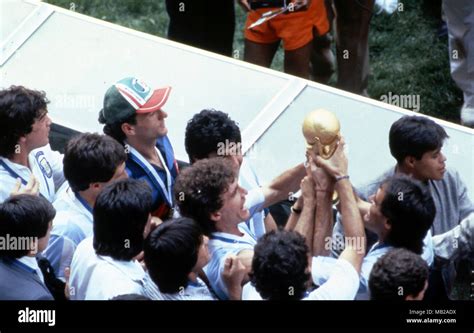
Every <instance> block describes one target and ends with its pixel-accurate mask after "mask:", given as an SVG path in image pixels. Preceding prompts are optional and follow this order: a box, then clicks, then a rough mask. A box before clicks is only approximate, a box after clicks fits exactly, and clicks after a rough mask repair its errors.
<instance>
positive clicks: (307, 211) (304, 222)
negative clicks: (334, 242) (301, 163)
mask: <svg viewBox="0 0 474 333" xmlns="http://www.w3.org/2000/svg"><path fill="white" fill-rule="evenodd" d="M301 196H302V197H303V201H304V205H303V210H302V211H301V215H300V218H299V219H298V223H296V226H295V229H294V230H295V231H296V232H298V233H300V234H301V235H302V236H303V237H304V238H305V240H306V245H307V246H308V248H309V249H310V252H311V248H312V246H313V229H314V208H315V197H314V182H313V179H312V178H311V177H308V176H306V177H304V178H303V180H302V181H301Z"/></svg>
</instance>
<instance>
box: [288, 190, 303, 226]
mask: <svg viewBox="0 0 474 333" xmlns="http://www.w3.org/2000/svg"><path fill="white" fill-rule="evenodd" d="M303 205H304V201H303V196H302V195H300V196H299V197H298V199H297V200H296V202H295V203H294V204H293V206H291V213H290V216H289V217H288V221H287V222H286V224H285V230H287V231H290V230H294V229H295V226H296V223H298V219H299V218H300V214H301V212H302V211H303Z"/></svg>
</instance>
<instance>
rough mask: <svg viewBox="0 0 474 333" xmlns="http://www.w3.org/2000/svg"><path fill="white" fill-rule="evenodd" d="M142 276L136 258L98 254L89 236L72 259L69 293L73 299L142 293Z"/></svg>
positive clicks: (91, 298)
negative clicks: (128, 259) (118, 258)
mask: <svg viewBox="0 0 474 333" xmlns="http://www.w3.org/2000/svg"><path fill="white" fill-rule="evenodd" d="M145 275H146V273H145V271H144V270H143V268H142V266H141V265H140V264H139V263H138V262H137V261H136V260H131V261H123V260H115V259H113V258H111V257H109V256H101V255H97V254H96V253H95V251H94V248H93V246H92V238H86V239H85V240H83V241H82V242H81V243H80V244H79V246H78V247H77V249H76V252H75V253H74V257H73V259H72V264H71V276H70V279H69V293H70V295H71V299H72V300H109V299H111V298H113V297H116V296H120V295H127V294H138V295H143V296H145V293H144V284H145Z"/></svg>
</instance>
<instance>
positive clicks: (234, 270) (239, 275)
mask: <svg viewBox="0 0 474 333" xmlns="http://www.w3.org/2000/svg"><path fill="white" fill-rule="evenodd" d="M245 273H246V272H245V266H244V265H243V264H242V263H241V262H240V260H239V259H238V257H237V256H235V255H230V256H228V257H227V258H225V263H224V272H223V273H222V279H223V281H224V283H225V285H226V287H227V291H228V293H229V299H230V300H240V299H241V298H242V281H243V279H244V276H245Z"/></svg>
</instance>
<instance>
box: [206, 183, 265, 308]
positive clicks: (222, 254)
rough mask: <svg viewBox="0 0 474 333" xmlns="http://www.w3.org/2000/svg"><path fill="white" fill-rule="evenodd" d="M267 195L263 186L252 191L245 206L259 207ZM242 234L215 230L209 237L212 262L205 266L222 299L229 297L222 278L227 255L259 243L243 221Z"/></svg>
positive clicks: (239, 226) (212, 285)
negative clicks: (264, 193)
mask: <svg viewBox="0 0 474 333" xmlns="http://www.w3.org/2000/svg"><path fill="white" fill-rule="evenodd" d="M264 201H265V197H264V195H263V191H262V189H261V188H258V189H254V190H252V191H250V192H249V193H248V194H247V196H246V200H245V206H246V207H247V208H249V210H250V209H251V208H252V207H256V206H257V207H258V206H261V205H262V204H263V202H264ZM238 228H239V230H240V231H241V232H242V233H243V235H242V236H237V235H232V234H228V233H224V232H214V233H213V234H212V235H211V237H210V239H209V244H208V247H209V252H210V254H211V260H210V262H209V263H208V264H207V265H206V267H204V272H205V273H206V276H207V278H208V279H209V283H210V284H211V287H212V289H213V290H214V292H215V293H216V295H217V297H219V298H220V299H224V300H227V299H229V296H228V290H227V287H226V285H225V283H224V281H223V280H222V272H223V271H224V263H225V259H226V258H227V256H229V255H231V254H234V255H237V254H238V253H239V252H241V251H243V250H252V251H253V248H254V246H255V245H256V244H257V239H256V237H255V235H254V234H253V233H252V231H251V230H250V229H249V227H248V225H247V224H246V223H245V222H243V223H240V224H239V225H238Z"/></svg>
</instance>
